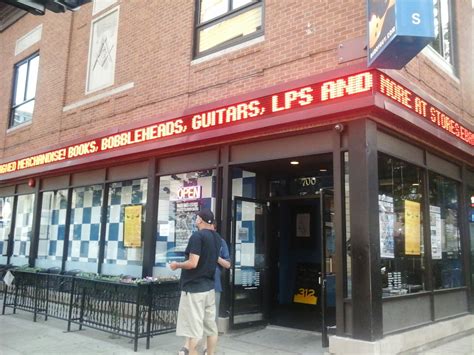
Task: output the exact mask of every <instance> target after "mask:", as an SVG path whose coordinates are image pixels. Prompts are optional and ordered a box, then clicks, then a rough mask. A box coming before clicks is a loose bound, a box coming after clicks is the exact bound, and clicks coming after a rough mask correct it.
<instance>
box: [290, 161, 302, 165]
mask: <svg viewBox="0 0 474 355" xmlns="http://www.w3.org/2000/svg"><path fill="white" fill-rule="evenodd" d="M299 163H300V162H299V161H297V160H292V161H290V164H291V165H298V164H299Z"/></svg>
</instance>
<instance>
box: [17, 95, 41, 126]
mask: <svg viewBox="0 0 474 355" xmlns="http://www.w3.org/2000/svg"><path fill="white" fill-rule="evenodd" d="M34 109H35V100H32V101H28V102H27V103H26V104H23V105H21V106H18V107H17V108H15V109H14V110H13V125H12V126H13V127H14V126H18V125H19V124H22V123H26V122H29V121H31V120H32V118H33V110H34Z"/></svg>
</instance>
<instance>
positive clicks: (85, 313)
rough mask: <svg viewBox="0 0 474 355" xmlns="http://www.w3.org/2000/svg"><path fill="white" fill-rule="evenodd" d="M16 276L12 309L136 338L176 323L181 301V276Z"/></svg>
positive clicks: (8, 293)
mask: <svg viewBox="0 0 474 355" xmlns="http://www.w3.org/2000/svg"><path fill="white" fill-rule="evenodd" d="M11 272H12V273H13V275H14V277H15V279H14V281H13V284H12V285H10V286H7V287H5V288H4V302H3V309H2V314H5V309H6V308H12V309H13V313H15V312H16V310H17V309H21V310H25V311H28V312H32V313H33V314H34V317H33V320H34V321H35V322H36V319H37V316H38V315H43V316H44V318H45V320H47V319H48V317H54V318H58V319H62V320H66V321H67V330H68V331H70V330H71V325H72V324H76V325H79V329H82V327H84V326H85V327H89V328H94V329H98V330H101V331H105V332H108V333H112V334H116V335H119V336H123V337H128V338H131V339H133V340H134V350H135V351H137V349H138V339H140V338H146V339H147V342H146V348H147V349H149V347H150V337H152V336H154V335H158V334H163V333H167V332H171V331H173V330H174V329H175V328H176V320H177V311H178V303H179V290H178V282H177V281H165V282H161V283H160V282H142V283H134V282H128V283H121V282H112V281H104V280H99V279H89V278H83V277H78V276H73V275H61V274H51V273H42V272H26V271H20V270H11Z"/></svg>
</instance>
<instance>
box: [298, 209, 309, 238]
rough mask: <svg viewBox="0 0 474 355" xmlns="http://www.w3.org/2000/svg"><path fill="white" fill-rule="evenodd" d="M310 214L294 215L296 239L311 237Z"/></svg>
mask: <svg viewBox="0 0 474 355" xmlns="http://www.w3.org/2000/svg"><path fill="white" fill-rule="evenodd" d="M310 222H311V214H310V213H298V214H297V215H296V237H297V238H309V237H310V236H311V229H310V228H311V225H310Z"/></svg>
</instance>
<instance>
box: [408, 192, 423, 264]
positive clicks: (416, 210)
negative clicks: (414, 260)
mask: <svg viewBox="0 0 474 355" xmlns="http://www.w3.org/2000/svg"><path fill="white" fill-rule="evenodd" d="M420 242H421V233H420V203H419V202H415V201H409V200H405V255H420V253H421V245H420V244H421V243H420Z"/></svg>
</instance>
